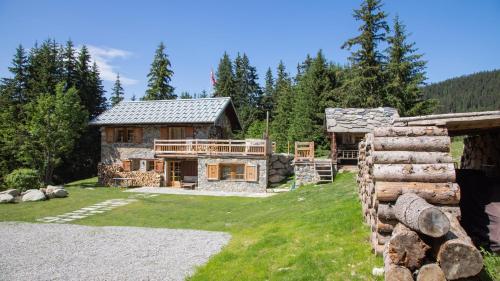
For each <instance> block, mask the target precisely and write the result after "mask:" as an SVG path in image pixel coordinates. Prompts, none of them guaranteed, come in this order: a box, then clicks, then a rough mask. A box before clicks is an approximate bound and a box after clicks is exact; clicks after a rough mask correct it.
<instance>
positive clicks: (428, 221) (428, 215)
mask: <svg viewBox="0 0 500 281" xmlns="http://www.w3.org/2000/svg"><path fill="white" fill-rule="evenodd" d="M418 226H419V230H420V231H421V232H422V233H423V234H426V235H429V236H431V237H435V238H437V237H441V236H443V235H445V234H446V233H448V231H449V230H450V221H449V220H448V218H447V217H446V215H445V214H444V213H443V211H441V210H440V209H438V208H427V209H425V210H423V211H422V212H421V213H420V216H419V217H418Z"/></svg>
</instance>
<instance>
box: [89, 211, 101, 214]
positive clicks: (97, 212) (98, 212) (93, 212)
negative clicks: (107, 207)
mask: <svg viewBox="0 0 500 281" xmlns="http://www.w3.org/2000/svg"><path fill="white" fill-rule="evenodd" d="M90 213H92V214H102V213H104V211H90Z"/></svg>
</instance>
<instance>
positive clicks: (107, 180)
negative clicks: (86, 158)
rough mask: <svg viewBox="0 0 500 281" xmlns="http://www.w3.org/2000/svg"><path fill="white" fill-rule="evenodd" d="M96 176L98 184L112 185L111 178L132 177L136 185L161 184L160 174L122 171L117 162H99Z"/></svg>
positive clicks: (158, 185)
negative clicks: (109, 163) (108, 163)
mask: <svg viewBox="0 0 500 281" xmlns="http://www.w3.org/2000/svg"><path fill="white" fill-rule="evenodd" d="M97 177H98V181H99V184H100V185H104V186H112V185H113V184H115V182H114V180H113V178H133V179H134V185H136V186H152V187H160V186H161V184H162V175H161V174H160V173H157V172H155V171H148V172H142V171H131V172H124V171H123V168H122V167H121V165H118V164H111V165H105V164H99V165H98V166H97Z"/></svg>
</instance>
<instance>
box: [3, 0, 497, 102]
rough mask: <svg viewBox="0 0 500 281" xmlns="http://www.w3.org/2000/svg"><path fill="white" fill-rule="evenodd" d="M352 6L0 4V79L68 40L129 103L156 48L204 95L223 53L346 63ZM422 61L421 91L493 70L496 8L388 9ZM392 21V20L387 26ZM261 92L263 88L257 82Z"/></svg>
mask: <svg viewBox="0 0 500 281" xmlns="http://www.w3.org/2000/svg"><path fill="white" fill-rule="evenodd" d="M359 3H360V1H359V0H357V1H340V0H338V1H332V0H330V1H270V0H268V1H260V0H259V1H215V0H213V1H146V0H143V1H134V2H132V1H103V0H101V1H94V0H87V1H67V0H66V1H64V0H50V1H23V0H16V1H5V0H0V38H2V39H1V43H0V44H1V48H0V76H2V77H5V76H6V75H8V72H7V67H8V66H9V65H10V62H11V59H12V55H13V54H14V51H15V48H16V46H17V45H18V44H23V45H24V46H25V47H31V46H33V44H34V42H35V41H43V40H44V39H46V38H49V37H50V38H55V39H56V40H57V41H58V42H64V41H66V40H67V39H69V38H71V39H72V40H73V41H74V43H75V44H76V45H82V44H86V45H88V46H90V48H91V50H92V52H93V54H94V57H95V59H96V60H97V61H98V63H99V65H100V66H101V72H102V78H103V79H104V80H105V82H104V84H105V87H106V89H107V90H109V89H110V88H111V86H112V83H113V82H112V80H113V79H114V76H115V75H116V73H117V72H119V73H120V75H121V76H122V77H123V79H124V82H125V91H126V94H127V97H131V96H132V95H133V94H135V95H136V96H138V97H141V96H142V95H143V93H144V91H145V89H146V83H147V79H146V75H147V73H148V70H149V67H150V63H151V61H152V57H153V54H154V50H155V48H156V47H157V45H158V43H159V42H160V41H163V42H165V44H166V46H167V53H168V55H169V57H170V59H171V62H172V66H173V70H174V72H175V74H174V77H173V80H172V84H173V86H174V87H176V92H177V93H180V92H181V91H189V92H201V91H202V90H204V89H205V90H208V91H209V90H210V87H211V86H210V78H209V73H210V69H211V68H214V69H215V68H216V67H217V64H218V61H219V59H220V57H221V56H222V54H223V52H224V51H228V53H229V54H230V55H231V57H232V58H234V57H235V56H236V53H237V52H245V53H247V55H248V56H249V58H250V62H251V63H252V64H253V65H255V66H256V67H257V69H258V71H259V75H260V77H261V80H263V79H262V78H263V76H264V73H265V71H266V69H267V67H269V66H270V67H272V68H273V69H275V68H276V66H277V64H278V63H279V61H280V60H283V61H284V63H285V65H286V66H287V68H288V70H290V71H291V72H292V73H294V72H295V68H296V65H297V63H298V62H299V61H302V60H303V59H304V58H305V56H306V54H308V53H310V54H315V53H316V52H317V50H318V49H320V48H321V49H323V51H324V53H325V55H326V56H327V58H328V59H329V60H331V61H334V62H337V63H341V64H344V63H346V61H347V57H348V55H349V53H348V51H346V50H341V49H340V46H341V45H342V43H343V42H344V41H345V40H346V39H348V38H350V37H352V36H354V35H356V34H357V28H358V26H359V22H355V21H354V19H353V18H352V10H353V9H354V8H357V7H358V6H359ZM384 10H386V11H387V12H388V13H389V15H390V17H391V18H392V17H393V16H394V15H396V14H399V16H400V18H401V19H402V20H403V21H404V22H405V24H406V25H407V27H408V30H409V31H410V32H411V33H412V36H411V40H413V41H416V43H417V47H418V48H419V49H420V52H422V53H424V54H425V59H426V60H427V61H428V69H427V73H428V77H429V80H428V82H435V81H441V80H444V79H447V78H451V77H455V76H460V75H463V74H469V73H472V72H477V71H481V70H491V69H498V68H500V55H499V51H500V1H498V0H483V1H465V0H419V1H401V0H386V1H385V6H384ZM390 21H392V20H390ZM261 83H263V81H261Z"/></svg>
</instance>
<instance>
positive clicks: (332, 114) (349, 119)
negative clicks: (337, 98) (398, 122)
mask: <svg viewBox="0 0 500 281" xmlns="http://www.w3.org/2000/svg"><path fill="white" fill-rule="evenodd" d="M325 114H326V130H327V131H328V132H331V133H369V132H371V131H372V130H373V129H374V128H376V127H382V126H389V125H391V124H392V123H393V122H394V120H395V119H396V118H398V117H399V114H398V111H397V110H396V109H395V108H392V107H378V108H327V109H326V110H325Z"/></svg>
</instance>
